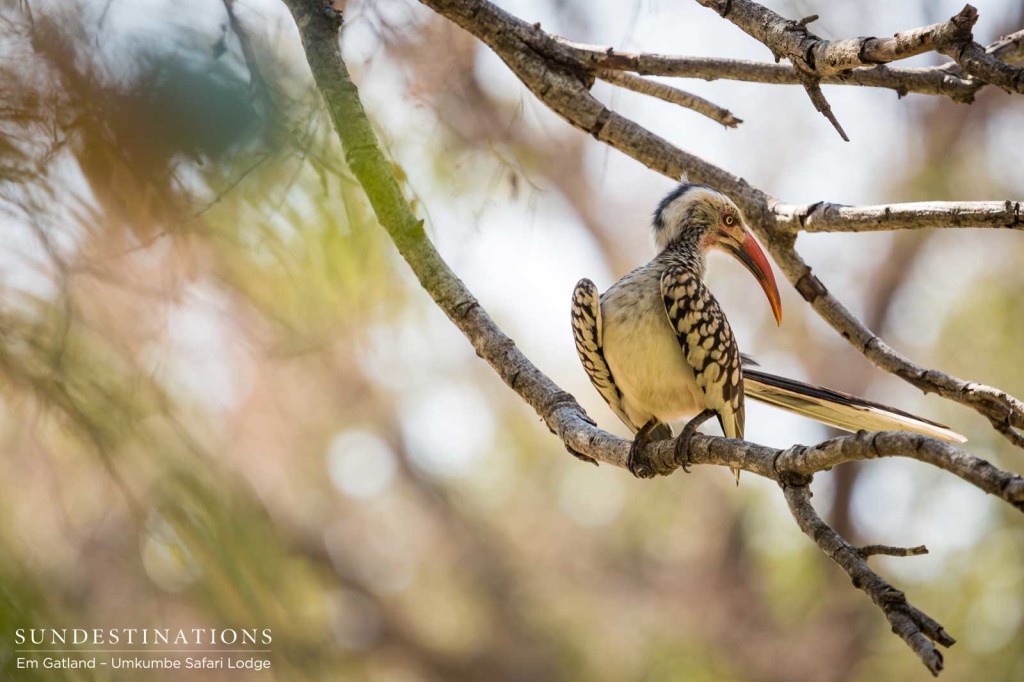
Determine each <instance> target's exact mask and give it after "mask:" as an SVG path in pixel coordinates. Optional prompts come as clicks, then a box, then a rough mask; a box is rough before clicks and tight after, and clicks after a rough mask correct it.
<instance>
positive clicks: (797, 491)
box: [783, 485, 956, 675]
mask: <svg viewBox="0 0 1024 682" xmlns="http://www.w3.org/2000/svg"><path fill="white" fill-rule="evenodd" d="M783 491H784V492H785V495H786V502H787V503H788V504H789V511H790V512H791V513H792V514H793V518H794V519H796V522H797V525H799V526H800V530H802V531H803V532H804V534H805V535H807V536H808V537H809V538H811V539H812V540H814V542H815V543H816V544H817V545H818V547H819V548H821V551H822V552H824V553H825V554H826V555H828V557H829V558H830V559H832V561H834V562H836V563H837V564H839V565H840V566H841V567H842V568H843V570H844V571H846V573H847V574H848V575H849V576H850V579H851V580H852V581H853V585H854V587H856V588H858V589H860V590H862V591H863V592H864V593H865V594H867V595H868V596H869V597H871V601H873V602H874V603H875V606H877V607H878V608H880V609H881V610H882V612H883V613H884V614H885V617H886V619H888V621H889V624H890V625H892V631H893V632H894V633H896V634H897V635H899V637H900V638H901V639H902V640H903V641H904V642H906V643H907V646H909V647H910V648H911V649H912V650H913V651H914V653H916V654H917V655H918V657H919V658H920V659H921V662H922V663H924V664H925V667H927V668H928V670H930V671H931V673H932V675H938V674H939V673H940V672H942V667H943V659H942V652H940V651H939V650H938V649H936V648H935V644H940V645H942V646H945V647H949V646H953V645H954V644H956V640H955V639H953V638H952V637H950V636H949V634H948V633H947V632H946V631H945V630H944V629H943V628H942V626H941V625H940V624H939V623H938V622H937V621H936V620H935V619H933V618H932V617H931V616H929V615H928V614H926V613H924V612H923V611H920V610H918V609H917V608H915V607H914V606H912V605H911V604H910V603H909V602H908V601H907V598H906V596H905V595H904V594H903V592H901V591H900V590H897V589H896V588H895V587H893V586H892V585H890V584H889V583H888V582H886V581H885V580H884V579H883V578H882V577H881V576H880V575H878V574H877V573H875V572H874V571H873V570H871V568H870V567H869V566H868V565H867V562H866V561H865V560H864V559H865V557H864V556H863V555H862V554H861V550H858V549H857V548H855V547H853V546H852V545H850V543H848V542H847V541H846V540H845V539H843V537H842V536H841V535H839V533H837V532H836V531H835V530H833V529H832V527H831V526H829V525H828V524H827V523H825V521H823V520H822V518H821V517H820V516H818V512H816V511H815V510H814V506H813V505H812V504H811V491H810V489H809V488H808V487H807V486H806V485H784V486H783Z"/></svg>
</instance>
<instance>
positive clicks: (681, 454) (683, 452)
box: [673, 409, 715, 474]
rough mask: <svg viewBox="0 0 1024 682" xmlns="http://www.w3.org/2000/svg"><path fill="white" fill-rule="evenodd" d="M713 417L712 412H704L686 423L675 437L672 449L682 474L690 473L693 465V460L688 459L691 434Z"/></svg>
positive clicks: (713, 413)
mask: <svg viewBox="0 0 1024 682" xmlns="http://www.w3.org/2000/svg"><path fill="white" fill-rule="evenodd" d="M713 416H715V411H714V410H711V409H708V410H704V411H703V412H701V413H700V414H698V415H697V416H696V417H694V418H693V419H691V420H690V421H689V422H687V424H686V426H684V427H683V430H682V431H680V432H679V436H677V437H676V444H675V447H674V448H673V453H674V457H675V460H676V464H678V465H679V468H680V469H682V470H683V472H684V473H687V474H688V473H690V465H691V464H693V460H691V459H690V441H691V440H692V439H693V434H695V433H696V432H697V427H699V426H700V425H701V424H703V423H704V422H706V421H707V420H708V419H710V418H711V417H713Z"/></svg>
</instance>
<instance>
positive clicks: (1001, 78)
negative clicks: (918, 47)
mask: <svg viewBox="0 0 1024 682" xmlns="http://www.w3.org/2000/svg"><path fill="white" fill-rule="evenodd" d="M977 20H978V10H976V9H974V8H973V7H971V6H970V5H967V7H965V8H964V11H963V12H961V13H960V14H958V15H957V16H955V17H953V18H952V19H950V21H952V22H954V23H956V24H958V25H959V26H961V27H962V29H963V32H965V33H966V35H965V36H964V37H963V38H961V39H954V40H949V41H945V42H942V43H940V44H939V45H937V46H936V49H937V50H938V51H939V52H941V53H943V54H945V55H948V56H950V57H952V58H953V59H954V61H956V63H957V64H959V65H960V66H961V68H963V70H964V71H965V72H966V73H968V74H970V75H971V76H974V77H975V78H978V79H980V80H983V81H985V82H987V83H992V84H993V85H996V86H998V87H1000V88H1002V89H1003V90H1006V91H1007V92H1018V93H1024V69H1019V68H1016V67H1013V66H1010V65H1009V64H1007V63H1005V62H1004V61H1002V60H1001V59H1000V58H999V57H997V56H995V54H994V52H995V51H996V50H1001V49H1003V47H1004V46H1003V45H1001V44H1000V45H999V47H996V48H995V49H993V51H992V52H990V51H988V50H986V49H985V48H984V47H982V46H981V45H979V44H978V43H976V42H974V36H973V35H971V29H972V28H973V27H974V23H975V22H976V21H977ZM1012 42H1013V41H1011V44H1012ZM1010 51H1011V48H1010V47H1009V46H1006V52H1008V53H1009V52H1010Z"/></svg>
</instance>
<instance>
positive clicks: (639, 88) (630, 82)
mask: <svg viewBox="0 0 1024 682" xmlns="http://www.w3.org/2000/svg"><path fill="white" fill-rule="evenodd" d="M597 77H598V78H600V79H601V80H603V81H605V82H608V83H611V84H612V85H618V86H619V87H621V88H626V89H627V90H632V91H633V92H638V93H640V94H642V95H649V96H651V97H656V98H657V99H660V100H662V101H665V102H669V103H671V104H678V105H679V106H681V107H685V108H686V109H692V110H693V111H696V112H697V113H698V114H704V115H705V116H707V117H708V118H710V119H711V120H713V121H718V122H719V123H721V124H722V125H724V126H725V127H727V128H735V127H736V126H738V125H739V124H740V123H743V121H742V120H741V119H738V118H736V117H735V116H733V115H732V112H730V111H729V110H728V109H724V108H722V107H720V106H718V105H717V104H715V103H714V102H709V101H708V100H706V99H704V98H702V97H697V96H696V95H691V94H690V93H688V92H685V91H683V90H679V89H678V88H673V87H672V86H671V85H665V84H664V83H659V82H657V81H649V80H647V79H646V78H640V77H639V76H633V75H630V74H628V73H622V72H621V71H615V70H613V69H601V70H599V71H598V72H597Z"/></svg>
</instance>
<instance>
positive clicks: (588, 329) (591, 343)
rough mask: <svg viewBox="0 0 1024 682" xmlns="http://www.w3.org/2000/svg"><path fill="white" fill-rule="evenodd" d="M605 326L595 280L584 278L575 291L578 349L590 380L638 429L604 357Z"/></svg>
mask: <svg viewBox="0 0 1024 682" xmlns="http://www.w3.org/2000/svg"><path fill="white" fill-rule="evenodd" d="M601 330H602V324H601V297H600V295H599V294H598V293H597V287H596V286H594V283H593V282H591V281H590V280H589V279H581V280H580V281H579V282H578V283H577V284H576V288H575V289H573V292H572V336H573V339H575V341H576V352H577V353H579V356H580V362H582V363H583V369H585V370H586V372H587V376H588V377H590V383H592V384H593V385H594V388H596V389H597V392H598V393H600V394H601V397H602V398H604V401H605V402H606V403H608V406H609V407H610V408H612V411H613V412H615V414H616V415H617V416H618V417H619V419H621V420H622V422H623V423H624V424H625V425H626V426H628V427H629V428H630V429H631V430H632V431H633V432H634V433H635V432H636V430H637V428H638V427H637V425H635V424H633V423H632V422H630V420H629V417H627V416H626V412H625V411H624V410H623V409H622V393H620V392H619V389H618V387H617V386H616V385H615V379H614V378H613V377H612V371H611V369H610V368H609V367H608V362H607V361H606V360H605V357H604V350H603V347H602V339H601V336H602V332H601Z"/></svg>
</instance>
